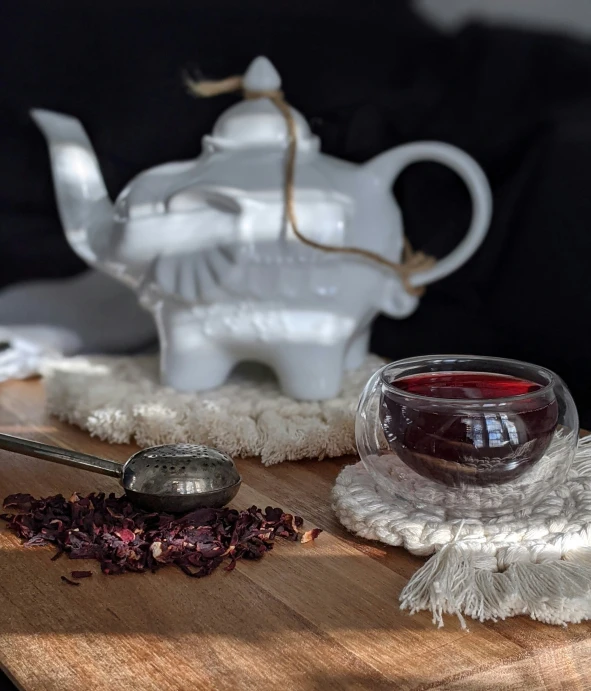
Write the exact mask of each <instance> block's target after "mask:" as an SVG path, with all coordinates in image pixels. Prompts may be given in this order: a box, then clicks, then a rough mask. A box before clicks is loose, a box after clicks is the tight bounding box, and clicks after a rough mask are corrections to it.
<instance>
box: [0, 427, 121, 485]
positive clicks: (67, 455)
mask: <svg viewBox="0 0 591 691" xmlns="http://www.w3.org/2000/svg"><path fill="white" fill-rule="evenodd" d="M0 449H4V450H6V451H12V452H13V453H20V454H22V455H23V456H33V457H34V458H41V459H42V460H44V461H51V462H52V463H61V464H62V465H69V466H72V467H73V468H81V469H82V470H89V471H90V472H91V473H101V474H102V475H110V476H111V477H116V478H121V471H122V469H123V465H122V464H121V463H117V462H116V461H107V460H106V459H104V458H97V457H96V456H89V455H88V454H85V453H80V452H79V451H71V450H70V449H61V448H59V447H58V446H49V444H41V443H40V442H38V441H32V440H30V439H20V438H19V437H13V436H12V435H10V434H0Z"/></svg>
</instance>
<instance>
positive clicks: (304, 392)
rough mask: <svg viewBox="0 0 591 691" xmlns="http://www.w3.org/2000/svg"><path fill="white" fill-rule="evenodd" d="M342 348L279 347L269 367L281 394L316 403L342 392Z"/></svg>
mask: <svg viewBox="0 0 591 691" xmlns="http://www.w3.org/2000/svg"><path fill="white" fill-rule="evenodd" d="M344 359H345V344H344V343H341V342H339V343H335V344H333V345H328V346H327V345H317V344H310V343H290V344H289V345H285V344H278V347H277V349H276V350H275V352H273V353H272V354H271V355H270V357H269V364H270V365H271V366H272V368H273V369H274V370H275V372H276V374H277V377H278V378H279V384H280V386H281V390H282V391H283V393H284V394H285V395H286V396H290V397H291V398H295V399H297V400H304V401H305V400H310V401H319V400H324V399H327V398H334V397H335V396H338V395H339V393H340V391H341V383H342V378H343V365H344Z"/></svg>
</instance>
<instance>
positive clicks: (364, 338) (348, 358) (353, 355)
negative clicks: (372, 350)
mask: <svg viewBox="0 0 591 691" xmlns="http://www.w3.org/2000/svg"><path fill="white" fill-rule="evenodd" d="M368 351H369V329H365V330H364V331H362V332H361V333H359V334H357V335H355V336H354V337H353V339H352V340H351V341H349V344H348V346H347V354H346V355H345V369H357V367H361V365H362V364H363V362H364V360H365V358H366V357H367V353H368Z"/></svg>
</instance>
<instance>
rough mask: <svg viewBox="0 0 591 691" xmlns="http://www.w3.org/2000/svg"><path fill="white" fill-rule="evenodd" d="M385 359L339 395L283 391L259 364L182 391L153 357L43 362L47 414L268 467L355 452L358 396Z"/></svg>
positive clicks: (355, 374)
mask: <svg viewBox="0 0 591 691" xmlns="http://www.w3.org/2000/svg"><path fill="white" fill-rule="evenodd" d="M383 364H384V363H383V361H382V360H380V359H379V358H377V357H374V356H370V357H368V359H367V360H366V362H365V363H364V365H362V366H361V367H360V368H359V369H357V370H354V371H350V372H346V373H345V376H344V382H343V390H342V392H341V395H340V396H339V397H338V398H334V399H331V400H327V401H321V402H318V403H309V402H301V401H294V400H293V399H291V398H287V397H286V396H283V395H282V394H281V393H280V391H279V389H278V387H277V383H276V381H275V380H274V379H273V378H272V376H270V374H269V372H268V371H267V370H265V369H264V368H257V367H250V368H243V369H242V370H241V371H237V372H236V373H235V374H234V375H233V376H232V377H231V379H230V380H229V382H228V383H227V384H226V385H224V386H222V387H220V388H218V389H215V390H213V391H208V392H204V393H199V394H182V393H179V392H177V391H174V390H173V389H169V388H166V387H163V386H161V385H160V384H159V383H158V361H157V359H156V357H76V358H64V359H61V360H56V361H53V362H48V363H46V364H45V365H44V367H43V375H44V377H45V388H46V392H47V409H48V412H49V413H51V414H53V415H56V416H57V417H59V418H60V419H62V420H65V421H67V422H70V423H73V424H76V425H78V426H79V427H82V428H83V429H85V430H88V431H89V432H90V433H91V434H92V435H95V436H97V437H99V438H101V439H103V440H106V441H109V442H113V443H119V444H122V443H129V442H131V441H135V442H136V443H138V444H139V445H140V446H142V447H145V446H154V445H157V444H170V443H176V442H193V443H199V444H206V445H208V446H213V447H215V448H217V449H220V450H221V451H225V452H226V453H228V454H230V455H231V456H234V457H242V458H247V457H251V456H260V457H261V460H262V462H263V463H264V464H265V465H272V464H274V463H280V462H281V461H294V460H299V459H303V458H320V459H321V458H324V457H330V456H344V455H347V454H352V453H355V409H356V407H357V402H358V400H359V394H360V392H361V391H362V389H363V387H364V386H365V384H366V383H367V380H368V379H369V378H370V377H371V376H372V374H373V373H374V372H375V371H376V370H377V369H379V368H380V367H382V366H383Z"/></svg>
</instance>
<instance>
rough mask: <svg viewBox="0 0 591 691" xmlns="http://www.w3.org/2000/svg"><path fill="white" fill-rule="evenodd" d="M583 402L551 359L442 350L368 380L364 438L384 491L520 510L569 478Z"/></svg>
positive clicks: (468, 509)
mask: <svg viewBox="0 0 591 691" xmlns="http://www.w3.org/2000/svg"><path fill="white" fill-rule="evenodd" d="M578 431H579V421H578V415H577V410H576V407H575V404H574V401H573V399H572V396H571V395H570V393H569V391H568V389H567V388H566V386H565V384H564V382H563V381H562V380H561V379H560V378H559V377H558V376H557V375H556V374H554V373H553V372H551V371H550V370H547V369H545V368H543V367H538V366H536V365H532V364H528V363H525V362H519V361H516V360H506V359H501V358H488V357H478V356H463V355H433V356H427V357H416V358H410V359H407V360H401V361H399V362H394V363H392V364H389V365H386V366H385V367H383V368H382V369H381V370H379V371H378V372H377V373H376V374H375V375H374V376H373V377H372V378H371V379H370V381H369V382H368V384H367V386H366V388H365V390H364V392H363V394H362V396H361V399H360V402H359V406H358V411H357V420H356V440H357V448H358V451H359V455H360V457H361V460H362V461H363V463H364V465H365V467H366V468H367V470H368V472H369V473H370V474H371V475H372V476H373V478H374V479H375V480H376V482H377V483H378V487H379V489H380V491H381V492H385V493H387V494H390V495H393V496H394V497H396V498H397V499H398V500H400V501H405V502H410V503H412V504H414V505H416V506H417V507H419V508H421V507H422V508H425V509H427V508H428V507H434V508H439V509H440V510H444V511H445V512H446V513H447V514H448V515H450V516H457V517H467V518H469V517H480V516H501V515H504V514H513V513H515V512H517V511H520V510H523V509H527V508H530V507H532V506H533V505H535V504H536V503H538V502H539V501H540V500H541V499H543V498H544V496H546V494H547V493H548V492H549V491H551V490H552V489H553V488H555V487H556V486H558V485H559V484H561V483H562V482H564V480H565V478H566V476H567V473H568V471H569V468H570V466H571V464H572V460H573V457H574V454H575V451H576V447H577V440H578Z"/></svg>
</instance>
